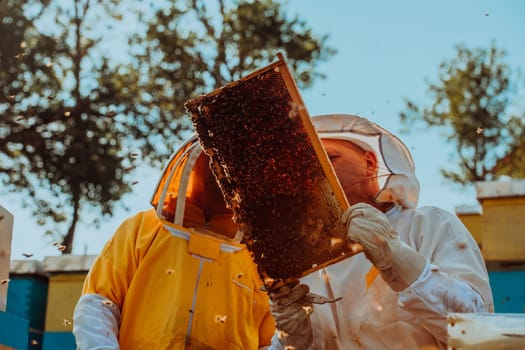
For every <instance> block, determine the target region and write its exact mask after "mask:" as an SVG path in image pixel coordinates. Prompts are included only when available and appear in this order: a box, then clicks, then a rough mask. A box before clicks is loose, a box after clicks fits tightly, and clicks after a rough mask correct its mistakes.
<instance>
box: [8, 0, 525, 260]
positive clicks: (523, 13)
mask: <svg viewBox="0 0 525 350" xmlns="http://www.w3.org/2000/svg"><path fill="white" fill-rule="evenodd" d="M284 8H285V9H286V10H287V11H289V12H290V14H294V13H297V14H298V15H299V16H300V17H301V18H302V19H304V20H306V21H307V23H308V24H309V25H310V26H311V27H312V28H313V30H314V31H315V32H316V33H322V34H328V35H329V36H330V38H329V41H328V43H329V44H330V46H333V47H335V48H336V49H337V50H338V53H337V55H336V56H335V57H333V58H332V59H331V60H330V61H328V62H326V63H323V64H322V65H321V66H320V69H321V71H322V72H323V73H325V74H326V75H327V79H326V80H324V81H318V82H317V83H316V84H315V85H314V87H313V88H311V89H308V90H304V91H301V94H302V97H303V100H304V102H305V104H306V107H307V109H308V111H309V113H310V114H311V115H318V114H329V113H353V114H359V115H362V116H365V117H367V118H369V119H370V120H372V121H374V122H376V123H378V124H380V125H382V126H383V127H385V128H387V129H389V130H390V131H392V132H394V133H396V134H399V133H398V132H399V130H400V125H399V112H400V111H401V110H402V109H403V101H402V99H403V97H408V98H410V99H411V100H413V101H415V102H417V103H418V104H420V105H421V104H428V103H429V101H430V100H429V99H428V97H427V96H426V94H425V92H426V86H427V85H426V83H425V79H429V80H431V81H435V79H436V78H437V75H438V65H439V63H441V62H442V61H444V60H449V59H451V58H453V57H454V53H455V51H454V47H455V45H457V44H463V45H465V46H467V47H469V48H474V47H484V48H488V47H490V45H491V42H492V41H494V42H495V43H496V46H497V47H498V48H500V49H504V50H506V51H507V52H508V56H507V58H506V60H505V62H506V63H508V64H509V65H510V66H511V67H513V68H514V69H521V70H523V71H524V72H525V41H524V39H523V37H524V36H525V21H524V19H525V1H522V0H490V1H489V0H477V1H476V0H461V1H457V0H440V1H422V0H418V1H416V0H401V1H391V0H369V1H356V0H346V1H344V0H323V1H319V0H290V1H289V3H288V5H286V6H285V7H284ZM521 87H522V89H521V100H520V101H515V107H516V108H519V109H521V110H522V111H525V98H524V97H525V93H524V91H525V89H524V87H523V84H522V85H521ZM399 136H400V137H401V139H402V140H404V142H405V143H406V144H407V146H408V147H409V148H410V150H411V152H412V155H413V157H414V160H415V163H416V173H417V175H418V177H419V180H420V182H421V194H420V201H419V205H420V206H422V205H435V206H438V207H442V208H444V209H447V210H449V211H454V210H455V207H456V206H459V205H472V204H476V198H475V197H476V194H475V191H474V189H473V188H468V189H460V188H458V187H454V186H452V185H450V184H448V183H446V182H445V181H444V180H443V178H442V177H441V175H440V173H439V171H438V169H439V168H442V167H449V166H451V165H453V164H454V163H455V162H454V158H453V154H451V152H452V149H451V148H450V147H449V146H448V145H447V144H446V142H445V141H444V137H443V135H441V134H440V133H439V131H437V130H436V131H433V130H427V131H419V132H413V133H412V134H410V135H399ZM161 170H162V169H144V170H141V171H140V172H139V173H138V174H137V176H136V181H138V184H137V185H136V186H134V192H133V193H132V194H130V195H128V196H127V197H126V198H125V201H126V205H128V206H129V207H130V211H125V210H117V211H116V213H115V216H114V218H113V219H111V220H109V221H104V223H103V225H102V226H101V227H100V228H98V229H97V228H96V227H94V226H93V225H92V224H90V222H92V220H93V218H92V217H89V215H88V216H84V217H83V218H82V221H81V223H80V226H79V227H78V230H77V233H76V238H75V239H76V242H75V245H74V247H73V254H84V253H87V254H97V253H98V252H99V251H100V249H101V248H102V246H103V245H104V243H105V242H106V241H107V240H108V239H109V238H110V237H111V235H112V234H113V232H114V230H115V229H116V228H117V226H118V225H119V224H120V223H121V222H122V221H123V220H124V219H125V218H126V217H127V216H130V215H132V214H133V213H134V212H135V211H138V210H142V209H147V208H149V200H150V198H151V194H152V192H153V190H154V188H155V186H156V181H157V178H158V176H159V175H160V171H161ZM4 200H5V201H4ZM17 202H18V200H17V198H16V196H9V197H6V198H4V199H3V200H2V201H1V202H0V204H1V205H2V206H4V207H5V208H7V209H8V210H9V211H10V212H11V213H13V214H14V215H15V220H14V232H13V234H14V237H13V244H12V255H11V257H12V259H14V260H21V259H25V258H24V257H23V255H22V254H24V253H31V254H33V258H32V259H42V258H43V257H44V256H49V255H60V252H58V251H57V250H56V247H53V245H52V242H50V240H49V239H47V238H44V237H43V233H42V231H43V230H42V229H41V228H39V227H37V226H36V225H33V224H32V218H31V216H30V214H29V213H27V212H25V211H24V210H23V209H22V208H20V206H19V205H18V203H17Z"/></svg>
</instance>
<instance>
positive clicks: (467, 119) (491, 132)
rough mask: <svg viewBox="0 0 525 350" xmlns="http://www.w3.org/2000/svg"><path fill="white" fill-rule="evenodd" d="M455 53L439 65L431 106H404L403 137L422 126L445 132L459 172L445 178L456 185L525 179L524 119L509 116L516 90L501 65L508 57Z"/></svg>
mask: <svg viewBox="0 0 525 350" xmlns="http://www.w3.org/2000/svg"><path fill="white" fill-rule="evenodd" d="M456 50H457V52H456V53H457V55H456V57H455V58H453V59H452V60H450V61H445V62H443V63H442V64H441V65H440V67H439V79H438V81H437V82H436V83H429V84H428V93H429V95H430V96H431V98H432V100H433V102H432V104H431V105H430V106H426V107H422V108H420V107H419V106H417V104H416V103H415V102H413V101H411V100H409V99H406V100H405V102H406V110H405V111H403V112H402V113H401V114H400V118H401V122H402V123H403V125H404V126H405V127H406V128H405V130H404V131H405V132H408V131H409V130H410V129H411V128H412V127H413V126H414V125H417V124H419V125H420V123H423V124H424V125H426V126H430V127H438V128H441V129H442V130H445V131H446V135H447V141H448V142H449V143H451V144H453V145H454V146H455V149H456V153H455V154H454V155H455V156H456V157H457V159H458V168H459V170H458V171H453V170H447V169H441V173H442V174H443V176H444V177H445V178H446V179H448V180H450V181H452V182H454V183H458V184H461V185H466V184H470V183H473V182H476V181H489V180H493V179H495V178H496V176H500V175H507V176H510V177H520V176H523V174H524V170H525V162H523V160H524V155H523V151H522V149H523V147H522V146H523V141H524V138H525V136H524V130H525V129H524V124H523V120H524V119H523V115H521V116H519V115H513V114H512V112H509V109H510V106H511V102H512V99H511V97H512V95H513V94H514V93H515V91H516V90H515V88H514V85H513V84H512V78H513V72H512V70H511V68H510V67H508V66H507V65H506V64H505V63H504V62H503V59H504V57H505V55H506V53H505V52H504V51H503V50H499V49H498V48H496V47H495V45H494V44H492V46H491V47H490V48H489V49H483V48H476V49H468V48H466V47H463V46H458V47H457V48H456Z"/></svg>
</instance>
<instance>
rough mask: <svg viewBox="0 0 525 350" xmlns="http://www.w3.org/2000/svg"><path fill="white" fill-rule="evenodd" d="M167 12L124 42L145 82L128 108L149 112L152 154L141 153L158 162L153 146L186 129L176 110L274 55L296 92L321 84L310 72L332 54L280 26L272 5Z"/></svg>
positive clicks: (192, 6)
mask: <svg viewBox="0 0 525 350" xmlns="http://www.w3.org/2000/svg"><path fill="white" fill-rule="evenodd" d="M168 4H169V6H166V7H165V8H159V9H158V10H157V11H156V13H155V15H154V17H153V18H152V19H151V20H150V21H149V23H148V26H147V30H146V33H145V34H144V35H137V36H135V37H134V38H133V40H132V43H133V45H134V49H135V51H134V52H135V55H136V57H137V61H136V64H137V67H136V70H137V71H140V72H142V74H143V76H147V77H148V79H147V80H146V81H144V82H141V88H142V91H143V94H142V95H141V96H140V97H139V99H137V100H136V104H137V106H139V105H141V106H143V108H145V109H148V110H150V114H149V115H148V117H147V120H148V122H149V123H148V124H147V125H144V127H145V128H148V129H149V132H148V137H149V140H150V142H149V145H151V146H152V147H151V148H149V149H147V150H146V152H148V153H152V154H155V155H160V156H162V157H164V153H165V152H166V150H163V149H161V148H159V146H158V145H159V144H162V143H161V142H159V140H162V141H163V143H164V145H166V144H167V145H172V144H173V143H174V142H177V141H178V140H177V136H180V135H183V134H184V131H187V130H191V129H192V126H191V123H190V120H189V118H188V116H187V114H186V112H185V110H184V102H186V101H187V100H188V99H190V98H192V97H195V96H196V95H197V94H200V93H206V92H210V91H211V90H213V89H216V88H219V87H220V86H223V85H225V84H227V83H229V82H232V81H235V80H237V79H239V78H240V77H241V76H243V75H246V74H248V73H250V72H252V71H254V70H256V69H258V68H261V67H262V66H264V65H266V64H268V63H270V62H272V61H275V60H276V58H277V52H278V51H281V52H283V53H284V54H285V56H286V57H287V61H288V64H289V65H290V68H291V70H292V71H293V72H294V75H295V78H296V81H297V83H298V85H300V86H301V87H304V88H307V87H309V86H311V84H312V83H313V81H314V79H315V78H323V75H322V74H321V73H319V72H318V69H317V65H318V64H319V62H321V61H324V60H326V59H328V58H329V57H331V56H332V55H334V54H335V50H334V49H332V48H330V47H328V46H327V45H326V40H327V37H326V36H322V37H316V36H314V34H313V33H312V30H311V29H309V28H308V27H307V26H306V24H305V23H303V22H301V21H300V20H299V19H297V18H293V19H291V20H289V19H287V18H286V16H285V14H284V13H283V10H282V8H281V5H280V4H279V3H278V2H276V1H273V0H264V1H210V0H207V1H204V0H191V1H186V2H181V1H179V2H170V3H168ZM171 150H172V148H171V147H168V149H167V151H168V152H171Z"/></svg>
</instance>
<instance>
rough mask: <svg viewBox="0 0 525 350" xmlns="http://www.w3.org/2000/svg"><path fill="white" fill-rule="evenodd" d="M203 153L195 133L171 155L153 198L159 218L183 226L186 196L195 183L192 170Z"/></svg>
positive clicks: (152, 202) (152, 201)
mask: <svg viewBox="0 0 525 350" xmlns="http://www.w3.org/2000/svg"><path fill="white" fill-rule="evenodd" d="M201 153H202V148H201V146H200V144H199V140H198V138H197V136H196V135H193V136H192V137H190V138H189V139H188V140H187V141H186V142H184V144H182V146H181V147H180V148H179V149H178V150H177V151H175V152H174V153H173V155H172V156H171V158H170V160H169V161H168V164H167V165H166V167H165V168H164V171H163V172H162V175H161V178H160V181H159V183H158V185H157V187H156V189H155V192H154V193H153V198H152V199H151V204H152V205H153V207H154V208H155V209H156V210H157V216H158V217H159V218H161V219H164V220H168V221H170V222H171V223H173V224H176V225H180V226H183V220H184V212H185V208H186V197H187V194H188V193H189V189H190V188H191V186H192V183H193V175H194V174H193V172H192V170H193V166H194V165H195V162H196V161H197V158H199V156H200V155H201Z"/></svg>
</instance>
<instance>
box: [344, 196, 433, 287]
mask: <svg viewBox="0 0 525 350" xmlns="http://www.w3.org/2000/svg"><path fill="white" fill-rule="evenodd" d="M342 220H343V222H344V223H345V224H346V227H347V232H348V238H349V239H351V240H352V241H355V242H358V243H361V245H362V246H363V249H364V253H365V255H366V257H367V258H368V260H370V261H371V262H372V264H374V266H375V267H376V268H377V269H378V270H379V271H380V272H381V276H382V277H383V279H384V280H385V281H386V282H387V283H388V285H389V286H390V288H392V289H393V290H394V291H396V292H398V291H402V290H404V289H406V288H407V287H408V286H410V285H411V284H412V282H414V281H415V280H417V279H418V278H419V276H420V274H421V272H422V271H423V268H424V267H425V264H426V263H427V259H426V258H425V257H424V256H423V255H421V254H419V253H418V252H417V251H416V250H415V249H413V248H411V247H410V246H408V245H407V244H406V243H404V242H403V241H401V239H399V235H398V234H397V232H395V231H394V230H393V229H392V226H391V225H390V223H389V222H388V219H387V217H386V215H385V214H384V213H383V212H381V211H380V210H378V209H376V208H374V207H373V206H371V205H369V204H365V203H357V204H355V205H353V206H351V207H350V208H349V209H348V210H346V211H345V213H344V214H343V216H342Z"/></svg>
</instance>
